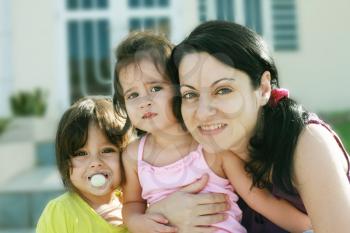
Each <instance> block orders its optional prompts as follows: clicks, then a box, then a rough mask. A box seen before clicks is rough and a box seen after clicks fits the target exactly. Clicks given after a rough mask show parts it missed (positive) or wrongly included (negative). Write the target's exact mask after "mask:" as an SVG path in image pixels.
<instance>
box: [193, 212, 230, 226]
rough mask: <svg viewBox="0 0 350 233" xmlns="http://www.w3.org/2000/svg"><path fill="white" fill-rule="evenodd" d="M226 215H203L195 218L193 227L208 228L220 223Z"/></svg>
mask: <svg viewBox="0 0 350 233" xmlns="http://www.w3.org/2000/svg"><path fill="white" fill-rule="evenodd" d="M226 216H227V215H226V214H223V213H220V214H212V215H203V216H197V217H196V218H195V219H193V221H194V222H193V225H195V226H208V225H212V224H214V223H218V222H222V221H224V220H225V219H226Z"/></svg>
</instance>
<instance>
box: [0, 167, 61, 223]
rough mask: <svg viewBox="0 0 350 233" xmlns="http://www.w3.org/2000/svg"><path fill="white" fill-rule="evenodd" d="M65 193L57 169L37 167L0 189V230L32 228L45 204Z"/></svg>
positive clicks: (11, 180) (14, 178)
mask: <svg viewBox="0 0 350 233" xmlns="http://www.w3.org/2000/svg"><path fill="white" fill-rule="evenodd" d="M63 192H64V188H63V185H62V183H61V181H60V176H59V173H58V171H57V168H56V166H38V167H34V168H32V169H30V170H28V171H25V172H23V173H21V174H18V175H17V176H16V177H13V178H12V179H10V180H9V181H7V182H6V183H4V184H2V185H1V186H0V229H11V228H25V229H26V228H35V226H36V223H37V220H38V218H39V216H40V214H41V212H42V210H43V208H44V207H45V206H46V204H47V202H48V201H49V200H51V199H52V198H54V197H57V196H58V195H60V194H62V193H63Z"/></svg>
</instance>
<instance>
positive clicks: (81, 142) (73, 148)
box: [36, 96, 128, 233]
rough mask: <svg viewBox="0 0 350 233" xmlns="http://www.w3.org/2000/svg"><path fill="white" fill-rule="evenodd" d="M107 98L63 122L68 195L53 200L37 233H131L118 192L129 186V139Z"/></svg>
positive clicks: (89, 100)
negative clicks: (125, 154) (125, 153)
mask: <svg viewBox="0 0 350 233" xmlns="http://www.w3.org/2000/svg"><path fill="white" fill-rule="evenodd" d="M122 124H123V122H121V120H120V117H118V116H117V115H116V114H115V111H114V108H113V104H112V101H111V100H110V99H108V98H105V97H98V96H95V97H85V98H82V99H80V100H79V101H77V102H76V103H75V104H73V105H72V106H71V107H70V108H69V109H68V110H67V111H66V112H65V113H64V115H63V116H62V118H61V120H60V123H59V126H58V130H57V134H56V161H57V166H58V170H59V172H60V174H61V178H62V181H63V184H64V186H65V187H66V188H67V192H66V193H65V194H63V195H61V196H59V197H58V198H56V199H54V200H51V201H50V202H49V203H48V204H47V206H46V207H45V209H44V211H43V213H42V215H41V217H40V219H39V221H38V224H37V229H36V232H37V233H65V232H69V233H75V232H79V233H81V232H84V233H96V232H104V233H126V232H127V229H126V227H124V226H123V225H122V218H121V204H120V202H119V199H118V197H117V193H116V190H117V188H118V187H120V185H121V184H123V182H125V175H124V171H123V166H122V163H121V149H122V148H123V147H124V146H125V145H126V144H127V142H128V134H123V133H122V132H121V125H122Z"/></svg>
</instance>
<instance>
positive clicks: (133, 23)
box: [129, 18, 141, 31]
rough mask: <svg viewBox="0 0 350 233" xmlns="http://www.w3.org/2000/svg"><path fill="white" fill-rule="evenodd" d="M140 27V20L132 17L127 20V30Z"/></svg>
mask: <svg viewBox="0 0 350 233" xmlns="http://www.w3.org/2000/svg"><path fill="white" fill-rule="evenodd" d="M140 29H141V20H140V19H136V18H132V19H130V20H129V31H135V30H140Z"/></svg>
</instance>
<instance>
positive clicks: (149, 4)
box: [144, 0, 155, 7]
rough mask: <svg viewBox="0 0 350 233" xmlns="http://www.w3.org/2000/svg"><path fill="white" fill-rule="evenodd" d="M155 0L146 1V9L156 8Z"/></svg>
mask: <svg viewBox="0 0 350 233" xmlns="http://www.w3.org/2000/svg"><path fill="white" fill-rule="evenodd" d="M154 1H155V0H144V4H145V7H154V5H155V4H154V3H155V2H154Z"/></svg>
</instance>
